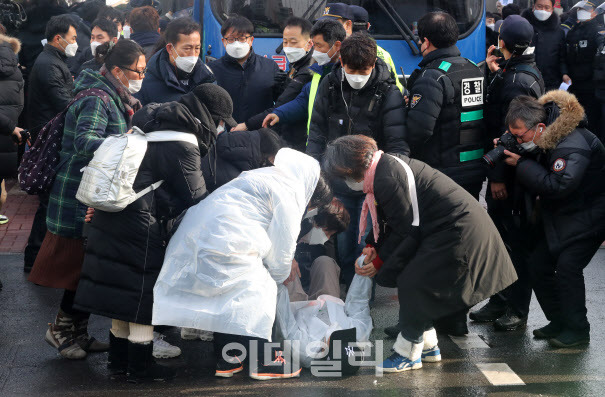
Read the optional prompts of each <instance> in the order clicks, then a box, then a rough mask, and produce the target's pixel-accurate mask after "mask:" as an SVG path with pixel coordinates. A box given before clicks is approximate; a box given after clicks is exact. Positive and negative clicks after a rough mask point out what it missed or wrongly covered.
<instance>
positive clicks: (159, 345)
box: [153, 332, 181, 358]
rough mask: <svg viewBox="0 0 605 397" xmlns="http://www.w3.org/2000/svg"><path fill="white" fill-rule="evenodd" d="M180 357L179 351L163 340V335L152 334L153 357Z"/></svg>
mask: <svg viewBox="0 0 605 397" xmlns="http://www.w3.org/2000/svg"><path fill="white" fill-rule="evenodd" d="M180 355H181V349H180V348H179V347H177V346H173V345H171V344H170V343H168V342H166V341H165V340H164V335H162V334H160V333H159V332H154V333H153V357H155V358H174V357H178V356H180Z"/></svg>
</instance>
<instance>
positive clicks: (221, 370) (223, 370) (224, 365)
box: [214, 357, 244, 378]
mask: <svg viewBox="0 0 605 397" xmlns="http://www.w3.org/2000/svg"><path fill="white" fill-rule="evenodd" d="M229 360H230V361H225V360H223V358H219V359H218V360H217V362H216V371H214V376H218V377H220V378H231V377H233V374H237V373H239V372H242V371H243V370H244V365H243V364H242V362H241V361H240V360H239V358H237V357H229Z"/></svg>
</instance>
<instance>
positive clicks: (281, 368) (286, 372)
mask: <svg viewBox="0 0 605 397" xmlns="http://www.w3.org/2000/svg"><path fill="white" fill-rule="evenodd" d="M291 367H292V365H291V364H290V363H287V362H286V360H285V359H284V357H283V352H281V351H276V352H275V360H273V362H272V363H269V364H268V365H264V364H263V363H261V362H260V360H259V362H258V364H257V368H256V369H255V370H252V371H251V372H250V377H251V378H252V379H256V380H270V379H287V378H297V377H298V376H300V371H301V370H302V369H301V368H291Z"/></svg>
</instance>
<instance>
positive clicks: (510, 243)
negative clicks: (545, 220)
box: [488, 210, 544, 317]
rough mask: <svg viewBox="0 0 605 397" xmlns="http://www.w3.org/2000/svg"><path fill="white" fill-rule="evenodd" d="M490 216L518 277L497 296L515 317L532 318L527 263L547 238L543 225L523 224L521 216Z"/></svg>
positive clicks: (492, 214) (493, 212)
mask: <svg viewBox="0 0 605 397" xmlns="http://www.w3.org/2000/svg"><path fill="white" fill-rule="evenodd" d="M488 213H489V215H490V217H491V218H492V221H493V222H494V225H496V229H498V232H499V233H500V237H502V241H503V242H504V245H505V247H506V250H507V251H508V254H509V255H510V259H511V261H512V262H513V266H514V267H515V271H516V272H517V277H518V279H517V281H515V282H514V283H513V284H512V285H510V286H509V287H508V288H506V289H505V290H504V291H502V292H500V293H499V294H498V295H499V297H500V300H501V301H505V302H506V305H507V306H508V307H509V308H511V309H512V310H513V311H514V312H515V314H517V315H518V316H521V317H525V316H527V315H528V314H529V304H530V302H531V281H530V277H529V262H528V259H529V256H530V253H531V250H532V249H533V247H534V246H535V245H534V244H535V242H536V241H539V240H541V239H542V238H543V236H544V232H543V230H542V225H537V226H533V225H531V224H529V223H528V222H526V221H522V218H521V216H513V215H512V214H510V213H504V212H501V211H493V210H488ZM496 301H498V300H496Z"/></svg>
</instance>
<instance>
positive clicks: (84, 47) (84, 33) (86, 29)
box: [67, 12, 92, 77]
mask: <svg viewBox="0 0 605 397" xmlns="http://www.w3.org/2000/svg"><path fill="white" fill-rule="evenodd" d="M69 16H70V17H72V19H73V21H74V24H75V27H76V33H77V35H78V36H77V38H76V43H78V51H76V55H74V56H73V57H70V58H67V67H68V68H69V70H70V71H71V74H72V75H73V76H74V77H75V76H77V75H78V71H79V70H80V68H81V67H82V64H83V63H84V62H86V61H88V60H90V59H91V58H92V52H91V51H90V35H91V29H90V26H88V24H86V22H85V21H84V20H83V19H82V18H81V17H80V16H79V15H78V14H76V13H75V12H72V13H70V14H69Z"/></svg>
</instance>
